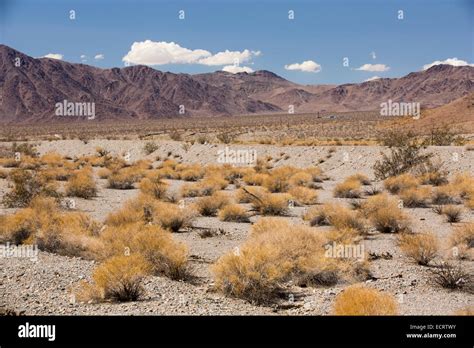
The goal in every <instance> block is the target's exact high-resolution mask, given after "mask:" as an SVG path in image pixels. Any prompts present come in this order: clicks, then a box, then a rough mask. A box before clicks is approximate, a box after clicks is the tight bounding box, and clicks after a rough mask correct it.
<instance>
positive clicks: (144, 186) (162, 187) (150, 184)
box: [139, 177, 168, 199]
mask: <svg viewBox="0 0 474 348" xmlns="http://www.w3.org/2000/svg"><path fill="white" fill-rule="evenodd" d="M139 188H140V191H141V192H142V193H143V194H146V195H151V196H152V197H154V198H156V199H163V198H165V197H166V193H167V191H168V184H167V183H166V182H164V181H163V180H161V179H160V178H159V177H155V178H143V179H142V181H140V185H139Z"/></svg>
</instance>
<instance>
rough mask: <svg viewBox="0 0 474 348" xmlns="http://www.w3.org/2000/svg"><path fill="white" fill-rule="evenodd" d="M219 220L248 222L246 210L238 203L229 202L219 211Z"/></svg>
mask: <svg viewBox="0 0 474 348" xmlns="http://www.w3.org/2000/svg"><path fill="white" fill-rule="evenodd" d="M219 220H221V221H232V222H249V221H250V220H249V216H248V213H247V210H246V209H245V208H244V207H242V206H240V205H238V204H229V205H227V206H224V207H223V208H221V210H220V211H219Z"/></svg>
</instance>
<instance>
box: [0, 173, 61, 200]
mask: <svg viewBox="0 0 474 348" xmlns="http://www.w3.org/2000/svg"><path fill="white" fill-rule="evenodd" d="M9 179H10V180H11V181H12V183H13V188H12V190H11V191H10V192H8V193H6V194H5V196H4V197H3V204H5V206H7V207H9V208H18V207H26V206H27V205H28V204H29V203H30V202H31V200H32V199H33V198H35V197H37V196H49V197H56V198H58V197H60V194H59V193H58V192H57V189H58V187H57V185H56V184H55V183H54V182H51V181H48V180H47V179H46V178H44V177H42V176H40V175H38V173H37V172H34V171H29V170H26V169H14V170H12V171H11V172H10V174H9Z"/></svg>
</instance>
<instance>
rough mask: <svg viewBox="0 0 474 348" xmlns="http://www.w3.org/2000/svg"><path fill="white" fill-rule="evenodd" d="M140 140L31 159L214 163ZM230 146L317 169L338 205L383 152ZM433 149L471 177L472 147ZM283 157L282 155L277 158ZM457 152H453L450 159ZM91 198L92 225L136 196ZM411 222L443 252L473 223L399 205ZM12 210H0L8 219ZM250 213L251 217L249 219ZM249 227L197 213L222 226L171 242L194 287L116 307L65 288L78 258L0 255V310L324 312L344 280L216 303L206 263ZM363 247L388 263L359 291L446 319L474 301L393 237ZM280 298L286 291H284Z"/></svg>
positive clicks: (163, 290)
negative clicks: (102, 154)
mask: <svg viewBox="0 0 474 348" xmlns="http://www.w3.org/2000/svg"><path fill="white" fill-rule="evenodd" d="M144 143H145V141H140V140H134V141H126V140H120V141H119V140H91V141H90V142H89V143H88V144H84V143H83V142H81V141H79V140H64V141H63V140H58V141H51V142H43V143H40V144H39V145H38V147H37V148H38V150H39V151H40V153H46V152H49V151H56V152H59V153H62V154H64V155H68V156H77V155H83V154H93V153H94V152H95V148H96V147H97V146H101V147H103V148H105V149H107V150H109V151H111V152H112V153H116V154H122V153H123V152H129V153H130V154H131V157H132V160H138V159H141V158H150V159H155V158H156V157H157V156H161V157H166V156H167V155H168V153H169V152H171V153H172V154H173V155H178V156H180V160H182V161H183V162H186V163H195V162H198V163H201V164H203V165H204V164H218V163H217V151H218V150H219V149H222V148H223V147H224V146H222V145H218V146H217V145H200V144H195V145H193V146H191V148H190V149H188V150H187V151H186V150H185V149H184V148H183V147H182V144H180V143H178V142H174V141H163V142H160V143H159V145H160V146H159V149H158V150H157V151H156V152H155V153H153V154H151V155H148V156H145V155H143V152H142V149H143V145H144ZM229 147H230V148H232V149H249V148H250V149H255V150H257V154H258V156H259V157H262V158H263V157H265V156H272V157H273V158H274V159H280V158H281V159H280V160H278V161H273V163H274V164H275V165H277V166H278V165H293V166H297V167H307V166H310V165H317V164H318V163H319V162H320V161H321V160H324V162H323V163H320V167H321V168H322V169H323V170H324V172H325V174H327V175H328V176H329V180H327V181H324V182H323V183H322V189H321V190H319V201H320V202H321V203H325V202H336V201H340V202H344V204H348V203H349V201H350V200H348V199H337V198H333V197H332V190H333V188H334V186H335V185H336V183H337V182H340V181H341V180H343V179H344V178H345V177H347V176H349V175H351V174H354V173H364V174H366V175H368V176H369V177H372V166H373V164H374V162H375V161H376V160H377V158H380V152H381V151H383V150H384V149H383V148H382V147H377V146H364V147H350V146H338V147H334V151H333V150H332V149H331V150H330V147H324V146H322V147H313V146H312V147H304V146H293V147H280V146H272V145H255V146H254V145H252V146H243V145H240V146H234V145H229ZM428 150H430V151H434V152H435V153H436V154H437V155H438V156H439V158H440V159H441V160H443V161H444V162H445V167H446V169H448V170H449V172H450V174H451V175H454V174H456V173H461V172H469V173H471V175H472V174H474V151H466V150H465V149H464V148H463V147H454V146H447V147H437V148H436V149H433V148H432V149H428ZM282 154H284V155H287V156H289V157H288V159H286V160H285V159H283V157H284V156H283V155H282ZM453 154H457V155H453ZM170 183H171V187H172V189H173V190H177V189H179V186H180V185H181V184H182V182H180V181H170ZM98 184H99V187H100V190H99V195H98V197H96V198H94V199H93V200H83V199H76V207H77V209H78V210H81V211H85V212H87V213H89V214H90V215H91V216H93V217H94V218H95V219H98V220H101V221H103V220H104V219H105V217H106V216H107V214H108V213H109V212H111V211H116V210H117V209H119V208H120V207H121V206H122V205H123V203H124V202H125V201H126V200H128V199H130V198H132V197H134V196H136V195H137V194H138V190H136V189H135V190H112V189H108V188H106V181H105V180H98ZM7 191H8V185H7V182H6V180H3V179H0V197H2V196H3V195H4V194H5V192H7ZM305 209H307V208H304V207H296V208H293V209H292V210H291V217H290V219H291V220H292V221H293V222H294V223H303V221H302V219H301V215H302V214H303V213H304V211H305ZM404 210H405V211H406V212H407V213H408V214H409V216H410V218H411V221H412V225H413V229H414V230H415V231H416V232H422V231H432V232H434V233H435V234H436V235H437V236H438V237H439V238H440V240H441V245H442V249H443V250H442V253H447V252H448V245H447V238H448V236H449V235H450V233H452V231H453V228H454V227H455V226H456V225H460V224H462V223H465V222H468V221H474V212H473V211H470V212H465V214H464V216H463V222H461V223H458V224H449V223H446V222H444V220H443V219H442V217H440V216H439V215H437V214H435V213H434V212H433V211H432V210H431V209H429V208H415V209H404ZM13 211H14V210H12V209H4V208H2V209H0V214H9V213H11V212H13ZM256 219H258V217H253V218H252V222H255V221H256ZM250 225H251V224H250V223H231V222H221V221H219V220H218V219H217V218H215V217H198V218H197V219H196V220H195V222H194V226H195V227H207V228H215V229H219V228H220V229H221V230H222V231H223V233H222V234H219V235H216V236H213V237H209V238H201V237H200V235H199V231H200V230H199V229H198V228H194V229H191V230H189V231H186V232H182V233H176V234H174V237H175V238H176V239H179V240H181V241H184V242H185V243H186V244H187V245H188V246H189V248H190V259H191V264H192V267H193V269H194V274H195V275H196V279H195V280H194V281H193V282H177V281H172V280H169V279H167V278H163V277H148V278H147V279H146V283H145V288H146V295H145V298H144V299H143V300H141V301H138V302H132V303H123V304H112V303H102V304H80V303H76V302H74V301H72V300H73V298H72V297H71V288H72V287H73V286H74V285H76V284H77V283H78V282H80V281H81V280H83V279H89V277H90V276H91V271H92V269H93V267H94V262H92V261H87V260H83V259H80V258H70V257H65V256H59V255H54V254H49V253H46V252H40V253H39V258H38V260H37V261H36V262H35V261H32V260H29V259H25V258H0V270H1V271H0V306H2V305H4V306H6V307H8V308H12V309H15V310H18V311H21V312H24V313H25V314H32V315H44V314H46V315H48V314H67V315H80V314H87V315H102V314H107V315H118V314H126V315H143V314H145V315H146V314H150V315H158V314H159V315H175V314H176V315H178V314H184V315H208V314H216V315H230V314H234V315H245V314H251V315H266V314H277V315H327V314H330V312H331V306H332V304H333V301H334V298H335V296H336V295H337V294H338V293H339V292H340V291H341V290H343V289H344V287H345V286H347V284H340V285H337V286H334V287H330V288H324V287H321V288H299V287H296V286H291V285H288V288H287V289H286V290H287V296H288V298H287V299H286V298H282V299H281V301H279V305H278V306H275V307H272V306H256V305H253V304H250V303H248V302H246V301H243V300H239V299H232V298H228V297H225V296H223V295H221V294H219V293H216V292H214V291H213V287H212V276H211V273H210V271H209V265H210V264H211V263H213V262H214V261H215V260H217V259H218V258H219V257H220V256H221V255H223V254H225V253H227V252H229V251H231V250H232V249H233V248H235V247H236V246H238V245H240V244H241V243H243V242H244V241H245V240H246V238H247V234H248V232H249V228H250ZM364 247H365V251H367V252H370V251H374V252H377V253H382V252H389V253H390V254H391V255H392V256H393V258H392V259H390V260H383V259H379V260H375V261H372V262H371V267H370V268H371V270H372V273H373V275H374V276H375V277H376V278H378V279H377V280H372V281H368V282H367V283H368V285H370V286H372V287H375V288H377V289H380V290H382V291H385V292H387V293H390V294H392V295H394V296H396V297H397V299H398V300H399V303H400V313H401V314H403V315H417V314H421V315H442V314H453V313H454V312H455V311H456V310H459V309H462V308H465V307H467V306H468V305H472V304H473V303H474V295H473V294H468V293H466V292H461V291H450V290H446V289H443V288H440V287H438V286H436V284H434V283H433V281H432V275H431V272H430V267H422V266H418V265H416V264H413V263H412V262H410V260H408V259H407V258H406V257H405V256H403V255H402V254H401V252H400V250H399V249H398V247H397V245H396V236H394V235H387V234H374V235H371V236H369V237H368V238H367V239H365V240H364ZM463 264H464V266H465V267H466V269H468V270H470V271H471V272H474V271H473V270H474V262H470V261H463ZM285 296H286V295H285Z"/></svg>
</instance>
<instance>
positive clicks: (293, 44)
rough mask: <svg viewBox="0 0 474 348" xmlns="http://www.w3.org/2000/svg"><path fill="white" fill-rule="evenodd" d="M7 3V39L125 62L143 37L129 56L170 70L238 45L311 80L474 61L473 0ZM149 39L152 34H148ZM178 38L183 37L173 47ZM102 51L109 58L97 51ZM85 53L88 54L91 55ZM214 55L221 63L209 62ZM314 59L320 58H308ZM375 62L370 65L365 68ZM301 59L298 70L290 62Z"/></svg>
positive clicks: (199, 68) (262, 63) (253, 57)
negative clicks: (169, 55)
mask: <svg viewBox="0 0 474 348" xmlns="http://www.w3.org/2000/svg"><path fill="white" fill-rule="evenodd" d="M0 3H2V4H1V5H0V21H1V23H0V41H1V43H4V44H6V45H8V46H11V47H13V48H15V49H18V50H19V51H22V52H24V53H26V54H29V55H31V56H33V57H41V56H44V55H46V54H50V53H55V54H61V55H62V56H63V59H64V60H66V61H70V62H77V63H79V62H81V61H82V60H84V62H85V64H90V65H94V66H98V67H103V68H109V67H116V66H119V67H122V66H124V61H123V58H124V57H125V56H126V55H127V54H128V53H129V51H130V50H131V46H132V44H133V43H135V42H136V43H142V44H141V45H137V50H138V51H136V52H135V51H134V52H132V53H133V54H131V55H130V56H129V57H132V56H133V59H132V61H131V64H134V63H136V64H138V63H140V62H143V61H144V60H143V59H145V58H143V57H144V56H145V57H147V58H146V59H148V61H149V64H153V65H152V66H153V67H154V68H156V69H159V70H163V71H172V72H185V73H200V72H212V71H216V70H221V69H223V68H224V67H225V66H229V65H230V66H232V65H234V63H229V62H228V61H227V62H225V63H222V64H220V63H219V62H220V61H222V62H224V61H226V59H227V60H228V57H227V56H231V55H232V53H230V54H227V55H226V54H223V55H221V56H215V55H216V54H218V53H219V52H225V51H226V50H229V51H232V52H237V51H238V52H237V53H235V54H237V55H238V56H239V57H244V59H241V61H239V64H238V66H239V68H242V69H244V68H245V69H252V70H254V71H255V70H261V69H265V70H270V71H273V72H275V73H277V74H278V75H281V76H283V77H285V78H287V79H289V80H291V81H295V82H299V83H304V84H321V83H337V84H340V83H349V82H361V81H364V80H366V79H369V78H371V77H374V76H380V77H399V76H403V75H405V74H407V73H409V72H412V71H419V70H421V69H422V67H423V66H424V65H426V64H430V63H432V62H434V61H444V60H446V59H448V58H458V61H457V62H456V63H458V62H459V61H461V60H462V61H465V62H468V63H470V64H472V63H474V48H473V47H474V39H473V27H474V1H471V0H407V1H405V0H360V1H356V0H332V1H329V0H325V1H322V0H313V1H309V0H292V1H278V0H277V1H270V0H260V1H259V0H253V1H250V0H243V1H237V0H227V1H223V0H221V1H216V0H200V1H196V0H194V1H176V0H175V1H163V0H162V1H158V0H157V1H151V0H135V1H133V0H96V1H92V0H0ZM70 10H75V13H76V19H75V20H70V19H69V11H70ZM180 10H184V11H185V19H184V20H180V19H179V18H178V14H179V11H180ZM289 10H293V11H294V17H295V18H294V19H293V20H289V19H288V11H289ZM398 10H403V15H404V19H402V20H400V19H398ZM146 40H150V42H148V44H144V42H145V41H146ZM171 42H174V43H175V44H176V45H179V46H174V48H173V47H171V44H170V43H171ZM160 43H161V44H160ZM170 47H171V48H173V49H176V50H175V51H173V52H174V53H173V52H172V53H173V54H175V55H176V54H177V56H173V54H172V57H173V58H172V59H169V60H168V61H167V60H166V59H164V58H163V57H162V55H161V54H160V52H161V51H160V50H162V49H165V50H166V49H170ZM176 47H178V48H176ZM182 49H183V50H187V51H186V52H189V53H190V58H189V59H188V61H186V62H180V63H176V59H178V60H180V59H182V55H181V54H180V52H181V51H180V50H182ZM196 50H202V52H201V51H196ZM245 50H248V51H245ZM199 52H201V53H199ZM243 52H244V53H243ZM245 52H246V54H245ZM372 52H374V53H375V58H374V56H373V55H372ZM98 54H102V55H103V56H104V58H103V59H94V57H95V56H96V55H98ZM81 55H85V56H86V57H87V58H82V59H81ZM226 57H227V58H226ZM245 57H246V58H245ZM344 57H347V58H349V67H345V66H344V65H343V58H344ZM206 58H208V59H207V60H206ZM216 58H222V59H216ZM146 59H145V60H146ZM209 59H210V62H211V63H212V62H213V63H212V64H209V63H207V64H203V63H202V62H203V61H207V62H209ZM245 59H247V60H245ZM216 61H217V62H216ZM305 61H307V62H308V61H311V62H313V63H314V64H316V65H314V64H313V63H310V64H305V65H299V64H301V63H303V62H305ZM156 62H160V63H163V62H164V63H165V64H154V63H156ZM213 64H216V65H213ZM218 64H220V65H218ZM292 64H298V65H292ZM365 64H370V65H366V66H365V68H363V69H362V70H356V69H359V68H361V67H363V66H364V65H365ZM285 66H286V67H287V68H285ZM291 67H293V69H296V70H288V68H291ZM373 70H378V71H373ZM381 70H385V71H381Z"/></svg>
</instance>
